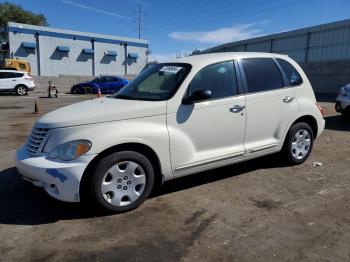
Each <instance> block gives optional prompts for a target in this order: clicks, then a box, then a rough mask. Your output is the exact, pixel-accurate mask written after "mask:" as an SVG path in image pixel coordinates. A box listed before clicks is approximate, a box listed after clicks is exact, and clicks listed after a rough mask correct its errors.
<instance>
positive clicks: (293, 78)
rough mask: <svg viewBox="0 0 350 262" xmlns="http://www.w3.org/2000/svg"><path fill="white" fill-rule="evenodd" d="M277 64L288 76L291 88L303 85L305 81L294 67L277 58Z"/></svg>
mask: <svg viewBox="0 0 350 262" xmlns="http://www.w3.org/2000/svg"><path fill="white" fill-rule="evenodd" d="M277 62H278V63H279V64H280V66H281V67H282V69H283V71H284V73H285V74H286V76H287V79H288V83H289V85H290V86H297V85H300V84H302V83H303V79H302V78H301V76H300V74H299V73H298V71H297V70H296V69H295V68H294V66H292V65H291V64H290V63H289V62H287V61H286V60H284V59H281V58H277Z"/></svg>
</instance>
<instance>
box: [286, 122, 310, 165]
mask: <svg viewBox="0 0 350 262" xmlns="http://www.w3.org/2000/svg"><path fill="white" fill-rule="evenodd" d="M313 141H314V134H313V131H312V129H311V127H310V125H308V124H307V123H303V122H301V123H296V124H294V125H293V126H292V127H291V128H290V129H289V132H288V134H287V137H286V140H285V143H284V146H283V150H282V153H283V155H284V156H285V159H286V160H287V161H288V163H290V164H301V163H303V162H305V160H306V159H307V158H308V157H309V156H310V153H311V150H312V147H313Z"/></svg>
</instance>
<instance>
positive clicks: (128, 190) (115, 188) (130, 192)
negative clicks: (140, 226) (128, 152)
mask: <svg viewBox="0 0 350 262" xmlns="http://www.w3.org/2000/svg"><path fill="white" fill-rule="evenodd" d="M145 185H146V173H145V171H144V169H143V168H142V167H141V166H140V165H139V164H137V163H135V162H133V161H122V162H118V163H116V164H115V165H113V166H112V167H111V168H110V169H109V170H108V171H107V172H106V173H105V175H104V176H103V179H102V183H101V193H102V196H103V198H104V200H105V201H106V202H107V203H109V204H111V205H113V206H127V205H130V204H132V203H134V202H135V201H136V200H137V199H139V198H140V196H141V195H142V193H143V191H144V189H145Z"/></svg>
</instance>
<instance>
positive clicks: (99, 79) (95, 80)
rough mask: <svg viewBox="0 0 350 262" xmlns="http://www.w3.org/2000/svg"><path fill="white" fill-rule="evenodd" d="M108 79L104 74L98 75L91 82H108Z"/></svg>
mask: <svg viewBox="0 0 350 262" xmlns="http://www.w3.org/2000/svg"><path fill="white" fill-rule="evenodd" d="M106 81H107V78H106V77H102V76H99V77H96V78H95V79H93V80H91V82H106Z"/></svg>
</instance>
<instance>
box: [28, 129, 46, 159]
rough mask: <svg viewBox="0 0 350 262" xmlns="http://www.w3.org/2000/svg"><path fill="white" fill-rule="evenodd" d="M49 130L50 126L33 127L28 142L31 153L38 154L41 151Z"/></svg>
mask: <svg viewBox="0 0 350 262" xmlns="http://www.w3.org/2000/svg"><path fill="white" fill-rule="evenodd" d="M48 131H49V129H48V128H38V127H34V128H33V130H32V133H31V135H30V137H29V139H28V143H27V153H28V154H29V155H32V156H33V155H38V154H39V153H40V152H41V150H42V147H43V144H44V142H45V138H46V135H47V132H48Z"/></svg>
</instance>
